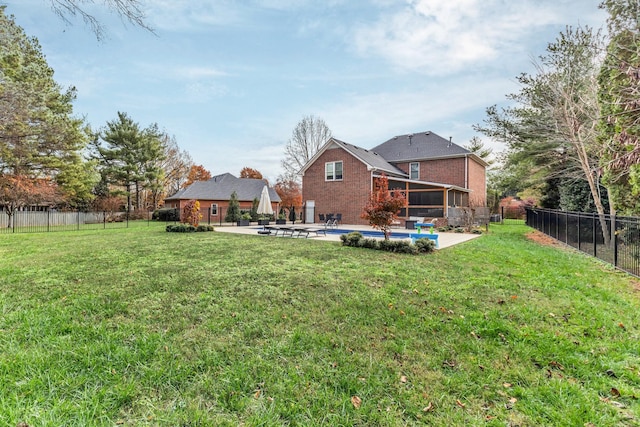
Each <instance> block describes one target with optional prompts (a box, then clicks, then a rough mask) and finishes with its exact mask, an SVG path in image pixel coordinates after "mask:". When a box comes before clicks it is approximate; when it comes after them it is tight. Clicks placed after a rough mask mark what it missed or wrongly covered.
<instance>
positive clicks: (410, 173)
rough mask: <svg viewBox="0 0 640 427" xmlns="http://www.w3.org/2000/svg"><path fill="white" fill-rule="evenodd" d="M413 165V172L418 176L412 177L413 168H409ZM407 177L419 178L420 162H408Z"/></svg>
mask: <svg viewBox="0 0 640 427" xmlns="http://www.w3.org/2000/svg"><path fill="white" fill-rule="evenodd" d="M413 165H416V166H417V167H416V170H415V172H416V173H417V174H418V176H416V177H414V176H413V172H414V171H413V169H412V168H411V167H412V166H413ZM409 179H415V180H419V179H420V162H411V163H409Z"/></svg>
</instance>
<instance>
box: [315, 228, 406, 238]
mask: <svg viewBox="0 0 640 427" xmlns="http://www.w3.org/2000/svg"><path fill="white" fill-rule="evenodd" d="M352 231H357V232H358V233H360V234H362V235H363V236H364V237H384V233H383V232H382V231H372V230H348V229H345V228H327V234H348V233H351V232H352ZM389 237H391V238H392V239H409V238H411V235H410V233H404V232H398V231H392V232H391V236H389Z"/></svg>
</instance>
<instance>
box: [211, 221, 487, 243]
mask: <svg viewBox="0 0 640 427" xmlns="http://www.w3.org/2000/svg"><path fill="white" fill-rule="evenodd" d="M287 225H290V224H287ZM296 226H299V227H308V228H320V229H322V228H324V227H325V226H324V224H296ZM215 229H216V231H220V232H224V233H237V234H250V235H255V236H258V235H259V234H258V230H260V229H262V227H261V226H259V225H257V224H252V225H250V226H248V227H238V226H236V225H231V224H224V225H222V226H220V225H217V226H215ZM334 230H345V233H347V232H348V231H378V230H375V229H373V228H372V227H370V226H365V225H349V224H340V225H339V226H338V227H337V228H334ZM394 232H395V233H415V232H416V230H406V229H404V228H394V229H392V231H391V238H393V233H394ZM437 234H438V249H444V248H448V247H450V246H453V245H457V244H459V243H463V242H466V241H469V240H471V239H475V238H477V237H480V236H481V234H468V233H454V232H447V233H437ZM264 237H265V238H273V236H268V235H266V236H264ZM278 238H280V236H278ZM282 238H285V239H290V238H291V237H282ZM309 238H310V239H313V240H323V241H328V242H339V241H340V234H333V233H327V235H326V236H324V235H320V236H316V235H315V233H313V234H312V235H310V236H309ZM407 240H408V238H407Z"/></svg>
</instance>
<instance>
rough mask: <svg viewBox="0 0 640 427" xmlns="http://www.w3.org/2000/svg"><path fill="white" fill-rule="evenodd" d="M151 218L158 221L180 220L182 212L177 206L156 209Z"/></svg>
mask: <svg viewBox="0 0 640 427" xmlns="http://www.w3.org/2000/svg"><path fill="white" fill-rule="evenodd" d="M151 218H152V219H154V220H156V221H180V213H179V211H178V209H175V208H162V209H156V210H155V211H153V216H152V217H151Z"/></svg>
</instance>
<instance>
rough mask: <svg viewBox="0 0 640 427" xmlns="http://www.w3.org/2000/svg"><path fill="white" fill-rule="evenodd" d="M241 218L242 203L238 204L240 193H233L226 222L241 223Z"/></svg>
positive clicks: (225, 217)
mask: <svg viewBox="0 0 640 427" xmlns="http://www.w3.org/2000/svg"><path fill="white" fill-rule="evenodd" d="M240 217H241V214H240V202H238V193H236V192H235V191H234V192H233V193H231V196H230V197H229V207H228V208H227V213H226V215H225V216H224V221H225V222H236V221H239V220H240Z"/></svg>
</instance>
